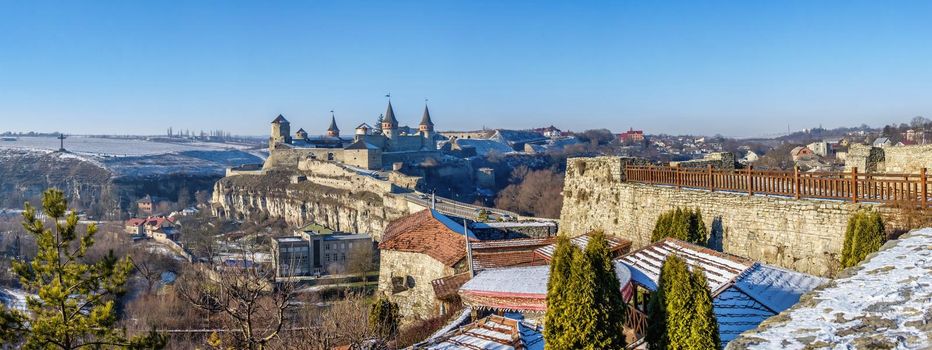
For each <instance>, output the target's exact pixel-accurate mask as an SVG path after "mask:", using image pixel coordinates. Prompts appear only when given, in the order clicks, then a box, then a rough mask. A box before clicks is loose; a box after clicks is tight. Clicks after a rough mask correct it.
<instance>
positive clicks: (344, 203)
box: [212, 169, 418, 240]
mask: <svg viewBox="0 0 932 350" xmlns="http://www.w3.org/2000/svg"><path fill="white" fill-rule="evenodd" d="M341 177H342V179H341ZM361 178H362V176H359V175H352V174H335V173H328V174H322V173H315V172H313V169H309V170H307V171H297V170H295V171H286V170H271V171H267V172H266V173H265V174H263V175H233V176H228V177H225V178H223V179H220V181H217V183H216V184H215V185H214V192H213V200H212V202H213V204H214V213H215V214H216V215H217V216H220V217H224V218H230V219H238V218H250V217H256V216H258V215H267V216H269V217H277V218H282V219H284V220H285V222H287V223H288V224H289V225H293V226H300V225H304V224H308V223H312V222H313V223H317V224H321V225H324V226H326V227H329V228H331V229H334V230H338V231H344V232H358V233H367V234H370V235H372V237H373V239H375V240H381V236H382V232H383V231H384V229H385V227H386V226H387V225H388V223H389V222H391V221H392V220H395V219H398V218H400V217H402V216H404V215H407V214H409V213H411V212H412V211H414V210H417V209H418V208H416V207H409V204H408V202H407V201H406V200H404V198H402V197H401V196H399V195H395V194H392V193H390V191H386V189H389V190H390V188H391V186H387V187H384V186H367V185H365V183H367V182H368V181H363V180H361ZM340 183H358V184H360V185H359V186H357V187H352V188H348V187H346V186H331V185H333V184H340Z"/></svg>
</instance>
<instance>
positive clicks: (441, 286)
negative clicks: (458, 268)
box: [430, 272, 472, 299]
mask: <svg viewBox="0 0 932 350" xmlns="http://www.w3.org/2000/svg"><path fill="white" fill-rule="evenodd" d="M470 278H472V276H471V275H470V274H469V272H463V273H461V274H456V275H453V276H447V277H441V278H438V279H435V280H433V281H430V285H431V287H433V288H434V295H435V296H436V297H437V299H449V298H450V297H459V294H457V292H458V291H459V289H460V287H462V286H463V284H464V283H466V281H469V279H470Z"/></svg>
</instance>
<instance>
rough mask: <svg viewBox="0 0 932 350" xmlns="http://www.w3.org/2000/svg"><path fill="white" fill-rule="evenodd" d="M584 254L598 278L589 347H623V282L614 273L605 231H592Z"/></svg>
mask: <svg viewBox="0 0 932 350" xmlns="http://www.w3.org/2000/svg"><path fill="white" fill-rule="evenodd" d="M585 256H586V258H587V260H588V261H587V262H586V263H587V264H588V265H590V266H591V270H592V272H593V279H594V281H595V283H594V285H593V287H594V291H593V292H594V293H593V301H592V305H593V307H594V309H595V310H594V311H595V319H594V321H595V325H594V330H593V331H594V333H593V334H592V336H591V337H590V338H589V342H588V344H587V347H590V346H591V347H593V348H594V349H622V348H624V347H625V337H624V329H623V327H624V323H625V311H626V310H625V302H624V299H622V296H621V284H620V283H619V282H618V276H617V275H616V274H615V265H614V264H613V263H612V259H611V250H610V249H609V247H608V242H607V241H606V240H605V234H604V233H603V232H602V231H596V232H593V233H592V235H591V236H590V238H589V244H587V245H586V251H585Z"/></svg>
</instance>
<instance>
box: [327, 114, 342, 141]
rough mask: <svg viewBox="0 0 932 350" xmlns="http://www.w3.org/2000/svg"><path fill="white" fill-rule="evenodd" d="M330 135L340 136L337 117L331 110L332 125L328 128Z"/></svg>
mask: <svg viewBox="0 0 932 350" xmlns="http://www.w3.org/2000/svg"><path fill="white" fill-rule="evenodd" d="M327 136H328V137H340V128H338V127H337V117H335V116H334V115H333V111H330V127H329V128H327Z"/></svg>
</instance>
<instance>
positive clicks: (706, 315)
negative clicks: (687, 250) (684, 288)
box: [686, 267, 721, 350]
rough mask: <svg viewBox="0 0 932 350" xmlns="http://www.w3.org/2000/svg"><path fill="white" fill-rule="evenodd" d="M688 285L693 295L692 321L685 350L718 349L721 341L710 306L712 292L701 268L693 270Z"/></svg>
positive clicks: (711, 306) (716, 321)
mask: <svg viewBox="0 0 932 350" xmlns="http://www.w3.org/2000/svg"><path fill="white" fill-rule="evenodd" d="M689 277H690V278H689V282H690V283H689V285H690V288H691V289H692V290H691V292H692V294H693V297H692V301H693V312H692V314H691V315H690V316H691V318H692V320H691V322H690V325H689V331H690V334H689V341H688V342H687V344H686V348H687V349H695V350H706V349H718V347H719V345H720V344H721V340H720V337H719V333H718V319H716V317H715V308H714V306H713V304H712V292H711V291H710V290H709V284H708V283H707V282H706V277H705V272H704V271H703V270H702V268H699V267H697V268H695V269H693V271H692V272H691V273H690V276H689Z"/></svg>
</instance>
